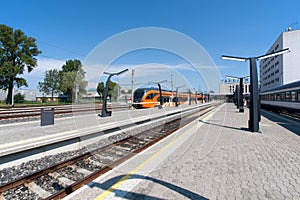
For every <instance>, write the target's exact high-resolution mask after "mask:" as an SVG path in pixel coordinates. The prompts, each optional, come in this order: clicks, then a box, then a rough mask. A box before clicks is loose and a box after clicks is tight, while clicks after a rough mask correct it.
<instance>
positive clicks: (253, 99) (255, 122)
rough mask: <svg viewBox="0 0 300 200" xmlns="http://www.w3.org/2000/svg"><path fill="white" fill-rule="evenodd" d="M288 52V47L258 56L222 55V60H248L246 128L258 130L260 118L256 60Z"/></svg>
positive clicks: (253, 130) (252, 130)
mask: <svg viewBox="0 0 300 200" xmlns="http://www.w3.org/2000/svg"><path fill="white" fill-rule="evenodd" d="M288 52H290V50H289V48H286V49H283V50H280V51H276V52H273V53H269V54H265V55H262V56H258V57H248V58H243V57H235V56H225V55H222V57H221V59H223V60H234V61H241V62H246V61H247V60H249V61H250V112H249V121H248V128H249V130H250V131H251V132H259V119H260V116H259V115H260V105H259V94H258V77H257V66H256V60H263V59H266V58H269V57H273V56H277V55H281V54H284V53H288Z"/></svg>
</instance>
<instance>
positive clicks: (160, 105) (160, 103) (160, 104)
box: [157, 83, 162, 109]
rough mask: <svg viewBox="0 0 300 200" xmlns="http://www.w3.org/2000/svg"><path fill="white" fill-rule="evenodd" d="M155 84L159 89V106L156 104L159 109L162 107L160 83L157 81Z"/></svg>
mask: <svg viewBox="0 0 300 200" xmlns="http://www.w3.org/2000/svg"><path fill="white" fill-rule="evenodd" d="M157 85H158V89H159V106H158V108H159V109H161V108H162V94H161V86H160V83H157Z"/></svg>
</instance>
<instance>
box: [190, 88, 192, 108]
mask: <svg viewBox="0 0 300 200" xmlns="http://www.w3.org/2000/svg"><path fill="white" fill-rule="evenodd" d="M189 97H190V98H189V105H191V104H192V94H191V90H189Z"/></svg>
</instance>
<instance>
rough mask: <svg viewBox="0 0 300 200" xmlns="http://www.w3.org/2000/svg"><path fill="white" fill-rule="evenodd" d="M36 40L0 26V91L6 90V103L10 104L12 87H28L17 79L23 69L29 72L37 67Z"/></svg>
mask: <svg viewBox="0 0 300 200" xmlns="http://www.w3.org/2000/svg"><path fill="white" fill-rule="evenodd" d="M39 53H41V51H39V50H38V47H37V44H36V40H35V39H34V38H32V37H27V36H26V35H25V34H24V33H23V32H22V31H21V30H15V31H14V30H13V29H12V28H11V27H8V26H6V25H3V24H0V89H4V90H8V93H7V98H6V103H7V104H12V95H13V87H14V85H16V86H17V87H18V88H19V87H21V86H26V87H27V86H28V84H27V81H26V80H25V79H24V78H21V77H18V75H21V74H23V73H24V70H25V68H27V71H28V72H31V71H32V70H33V69H34V67H36V65H37V60H36V58H35V56H37V55H38V54H39Z"/></svg>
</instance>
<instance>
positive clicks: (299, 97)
mask: <svg viewBox="0 0 300 200" xmlns="http://www.w3.org/2000/svg"><path fill="white" fill-rule="evenodd" d="M297 96H298V101H299V102H300V90H298V92H297Z"/></svg>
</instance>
